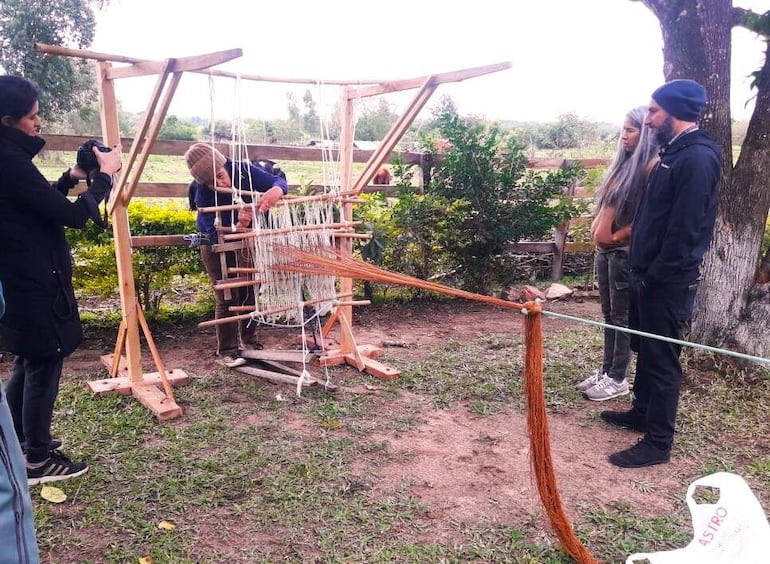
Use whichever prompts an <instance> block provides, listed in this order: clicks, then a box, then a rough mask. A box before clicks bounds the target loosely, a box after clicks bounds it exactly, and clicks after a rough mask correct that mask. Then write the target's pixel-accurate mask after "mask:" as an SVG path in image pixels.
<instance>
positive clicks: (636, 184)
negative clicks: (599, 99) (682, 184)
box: [596, 106, 659, 227]
mask: <svg viewBox="0 0 770 564" xmlns="http://www.w3.org/2000/svg"><path fill="white" fill-rule="evenodd" d="M646 115H647V106H639V107H636V108H634V109H633V110H631V111H630V112H628V113H627V114H626V117H625V119H626V120H628V121H630V122H631V123H632V124H633V125H634V127H638V128H639V131H640V136H639V144H638V145H637V146H636V148H635V149H634V150H633V151H632V152H630V153H629V152H628V151H626V150H625V148H624V147H623V140H622V138H620V139H618V149H617V151H616V153H615V158H614V159H613V161H612V164H610V166H609V168H608V169H607V172H606V173H605V175H604V180H603V181H602V183H601V185H600V186H599V190H597V192H596V208H597V210H598V209H600V208H602V207H603V206H613V207H614V208H615V224H616V225H617V226H618V227H623V226H625V225H628V224H629V223H631V222H632V221H633V219H634V214H635V213H636V208H637V207H638V206H639V202H640V201H641V199H642V194H643V193H644V188H645V183H646V181H647V178H646V174H645V172H646V169H647V165H648V164H649V162H650V161H651V160H652V159H653V158H654V157H655V156H656V154H657V152H658V149H659V147H658V145H657V142H656V141H655V136H654V135H653V133H652V132H651V131H650V129H649V128H648V127H647V126H646V125H645V124H644V118H645V117H646ZM624 123H625V122H624ZM622 131H623V129H622V127H621V134H622Z"/></svg>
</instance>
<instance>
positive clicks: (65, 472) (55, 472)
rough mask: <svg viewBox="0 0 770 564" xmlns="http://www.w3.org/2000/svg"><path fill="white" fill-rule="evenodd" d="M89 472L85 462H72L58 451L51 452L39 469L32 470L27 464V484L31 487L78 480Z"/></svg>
mask: <svg viewBox="0 0 770 564" xmlns="http://www.w3.org/2000/svg"><path fill="white" fill-rule="evenodd" d="M86 472H88V464H86V463H85V462H72V461H71V460H70V459H69V458H67V457H66V456H64V455H63V454H61V453H60V452H58V451H51V453H50V456H49V457H48V458H47V459H46V460H45V462H43V463H42V464H41V465H40V466H39V467H37V468H30V466H29V463H27V483H28V484H29V485H30V486H35V485H37V484H46V483H48V482H58V481H60V480H67V479H69V478H77V477H78V476H82V475H83V474H85V473H86Z"/></svg>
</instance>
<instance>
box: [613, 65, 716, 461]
mask: <svg viewBox="0 0 770 564" xmlns="http://www.w3.org/2000/svg"><path fill="white" fill-rule="evenodd" d="M705 106H706V91H705V90H704V88H703V86H701V85H700V84H698V83H697V82H695V81H694V80H686V79H679V80H672V81H670V82H667V83H665V84H664V85H663V86H661V87H660V88H658V89H657V90H655V92H653V93H652V100H651V101H650V106H649V108H648V112H647V118H646V120H645V124H646V125H647V126H648V127H650V128H652V129H654V130H655V134H656V137H657V140H658V142H659V143H660V145H661V147H662V149H661V151H660V162H659V163H658V164H657V165H656V167H655V168H654V169H653V171H652V173H651V175H650V179H649V182H648V184H647V189H646V191H645V193H644V196H643V198H642V201H641V204H640V206H639V209H638V211H637V213H636V216H635V217H634V223H633V225H634V227H633V231H632V233H631V250H630V256H629V262H630V267H631V308H630V312H629V327H631V328H632V329H637V330H640V331H644V332H646V333H653V334H655V335H661V336H664V337H670V338H673V339H678V340H681V339H682V336H683V334H684V332H685V330H686V328H687V326H688V325H689V322H690V318H691V316H692V310H693V304H694V301H695V293H696V291H697V289H698V283H699V281H700V278H701V275H700V267H701V262H702V260H703V255H704V254H705V252H706V249H707V248H708V246H709V243H710V241H711V236H712V232H713V230H714V223H715V221H716V213H717V201H718V184H719V178H720V174H721V148H720V146H719V145H718V144H717V143H715V142H714V141H713V140H712V139H711V137H709V135H708V134H707V133H705V132H704V131H702V130H700V129H698V120H699V119H700V115H701V112H702V111H703V109H704V108H705ZM631 344H632V348H635V350H637V353H638V357H637V361H636V377H635V380H634V400H633V404H632V407H631V410H629V411H623V412H617V411H604V412H602V413H601V417H602V419H604V420H605V421H607V422H609V423H612V424H614V425H618V426H621V427H626V428H631V429H634V430H637V431H640V432H642V433H644V438H643V439H642V440H641V441H639V442H638V443H636V444H635V445H634V446H632V447H631V448H628V449H626V450H623V451H621V452H617V453H615V454H613V455H612V456H610V459H609V460H610V462H611V463H612V464H615V465H616V466H621V467H625V468H639V467H642V466H651V465H653V464H661V463H664V462H668V461H669V459H670V457H671V446H672V444H673V440H674V425H675V423H676V412H677V407H678V404H679V388H680V386H681V383H682V366H681V364H680V362H679V354H680V352H681V346H680V345H677V344H674V343H669V342H665V341H661V340H658V339H652V338H644V337H643V338H641V339H640V338H632V340H631Z"/></svg>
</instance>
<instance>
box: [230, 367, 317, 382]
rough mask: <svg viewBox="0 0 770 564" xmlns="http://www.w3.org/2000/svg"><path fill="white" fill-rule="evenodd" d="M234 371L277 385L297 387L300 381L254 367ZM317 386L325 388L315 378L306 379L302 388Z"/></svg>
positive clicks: (237, 368)
mask: <svg viewBox="0 0 770 564" xmlns="http://www.w3.org/2000/svg"><path fill="white" fill-rule="evenodd" d="M232 370H235V371H236V372H242V373H243V374H248V375H249V376H257V377H259V378H263V379H265V380H268V381H269V382H273V383H275V384H292V385H294V386H296V385H297V382H298V381H299V378H298V377H297V376H290V375H289V374H281V373H279V372H273V371H271V370H264V369H262V368H255V367H253V366H236V367H235V368H233V369H232ZM317 385H321V386H323V383H322V382H320V381H319V380H317V379H316V378H313V377H310V378H304V379H303V380H302V387H309V386H317Z"/></svg>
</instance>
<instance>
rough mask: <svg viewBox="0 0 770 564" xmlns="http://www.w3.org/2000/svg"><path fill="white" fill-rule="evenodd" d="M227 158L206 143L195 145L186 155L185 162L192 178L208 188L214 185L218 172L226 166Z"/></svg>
mask: <svg viewBox="0 0 770 564" xmlns="http://www.w3.org/2000/svg"><path fill="white" fill-rule="evenodd" d="M225 160H226V159H225V156H224V155H223V154H222V153H220V152H219V151H217V150H216V149H214V148H213V147H211V146H210V145H206V144H204V143H195V144H194V145H192V146H191V147H190V148H189V149H187V152H186V153H185V154H184V162H185V163H187V168H188V169H190V174H192V177H193V178H194V179H195V180H197V181H198V182H200V183H201V184H206V185H207V186H212V185H213V184H214V176H216V172H217V170H219V169H220V168H222V167H223V166H225Z"/></svg>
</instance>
